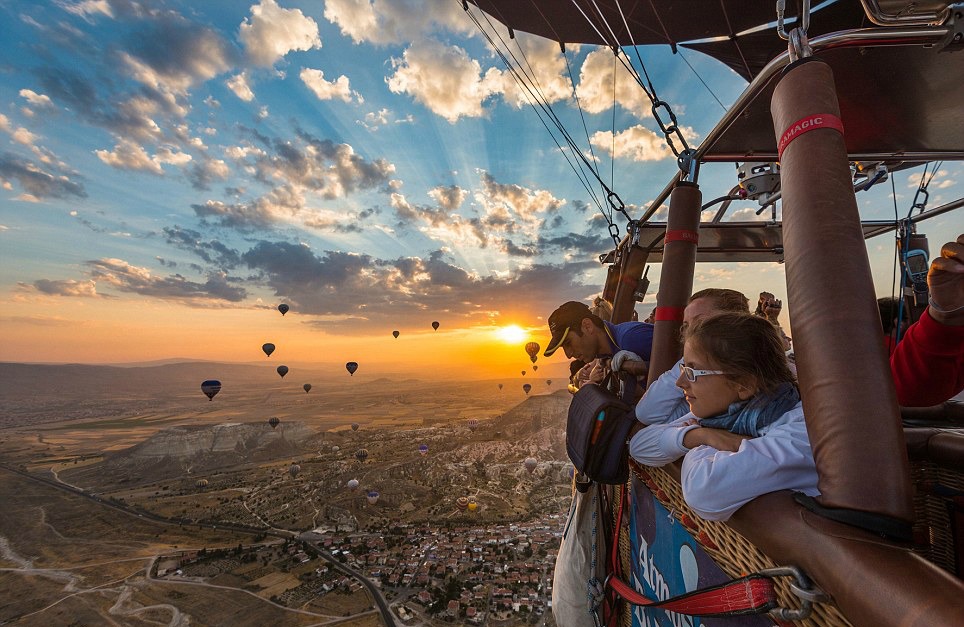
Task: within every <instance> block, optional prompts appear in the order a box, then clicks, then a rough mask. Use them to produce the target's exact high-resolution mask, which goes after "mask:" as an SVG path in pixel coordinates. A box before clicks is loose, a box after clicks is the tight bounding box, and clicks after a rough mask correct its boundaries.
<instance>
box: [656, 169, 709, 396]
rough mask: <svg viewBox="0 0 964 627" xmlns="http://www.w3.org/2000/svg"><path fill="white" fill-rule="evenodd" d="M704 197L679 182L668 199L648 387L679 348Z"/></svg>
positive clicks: (673, 359) (692, 186) (676, 357)
mask: <svg viewBox="0 0 964 627" xmlns="http://www.w3.org/2000/svg"><path fill="white" fill-rule="evenodd" d="M702 201H703V194H702V193H701V192H700V187H699V185H697V184H696V183H690V182H688V181H681V182H679V183H677V184H676V187H675V188H674V189H673V193H672V194H671V195H670V198H669V219H668V220H667V221H666V237H665V239H664V240H663V263H662V266H661V267H660V271H659V292H658V293H657V295H656V328H655V329H654V331H653V353H652V359H650V361H649V377H648V379H649V383H650V384H652V382H653V381H655V380H656V379H657V377H659V375H661V374H663V373H664V372H666V371H667V370H669V369H670V368H672V367H673V364H675V363H676V362H677V360H679V357H680V353H681V352H682V347H681V345H680V341H679V331H680V327H681V326H682V324H683V309H684V308H686V301H687V300H689V297H690V293H692V291H693V270H694V268H695V267H696V247H697V241H698V239H699V228H700V205H701V203H702Z"/></svg>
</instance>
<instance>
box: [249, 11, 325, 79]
mask: <svg viewBox="0 0 964 627" xmlns="http://www.w3.org/2000/svg"><path fill="white" fill-rule="evenodd" d="M238 38H239V39H240V40H241V43H242V44H243V45H244V48H245V52H247V55H248V58H249V59H250V60H251V61H252V62H253V63H255V64H256V65H260V66H264V67H270V66H272V65H274V63H275V62H276V61H278V60H279V59H281V58H283V57H284V56H285V55H286V54H288V53H289V52H291V51H292V50H310V49H312V48H321V39H320V38H319V37H318V24H316V23H315V21H314V20H313V19H311V18H310V17H306V16H305V14H304V13H302V12H301V10H299V9H282V8H281V7H279V6H278V3H277V2H275V0H261V3H260V4H256V5H254V6H252V7H251V18H250V21H249V20H248V18H245V19H244V21H243V22H241V27H240V33H239V34H238Z"/></svg>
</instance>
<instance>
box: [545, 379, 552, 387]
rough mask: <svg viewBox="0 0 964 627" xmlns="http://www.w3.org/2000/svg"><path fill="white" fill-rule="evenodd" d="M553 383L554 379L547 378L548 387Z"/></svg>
mask: <svg viewBox="0 0 964 627" xmlns="http://www.w3.org/2000/svg"><path fill="white" fill-rule="evenodd" d="M550 385H552V379H546V387H548V386H550Z"/></svg>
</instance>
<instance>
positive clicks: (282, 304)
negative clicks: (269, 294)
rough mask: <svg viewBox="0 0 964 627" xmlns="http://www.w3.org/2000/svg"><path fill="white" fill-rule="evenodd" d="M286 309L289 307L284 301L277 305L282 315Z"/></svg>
mask: <svg viewBox="0 0 964 627" xmlns="http://www.w3.org/2000/svg"><path fill="white" fill-rule="evenodd" d="M288 309H290V307H288V305H286V304H284V303H281V304H280V305H278V311H280V312H281V315H282V316H283V315H285V314H286V313H288Z"/></svg>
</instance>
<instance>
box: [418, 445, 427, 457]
mask: <svg viewBox="0 0 964 627" xmlns="http://www.w3.org/2000/svg"><path fill="white" fill-rule="evenodd" d="M418 453H419V455H428V444H419V445H418Z"/></svg>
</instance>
